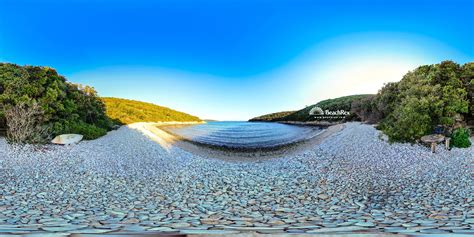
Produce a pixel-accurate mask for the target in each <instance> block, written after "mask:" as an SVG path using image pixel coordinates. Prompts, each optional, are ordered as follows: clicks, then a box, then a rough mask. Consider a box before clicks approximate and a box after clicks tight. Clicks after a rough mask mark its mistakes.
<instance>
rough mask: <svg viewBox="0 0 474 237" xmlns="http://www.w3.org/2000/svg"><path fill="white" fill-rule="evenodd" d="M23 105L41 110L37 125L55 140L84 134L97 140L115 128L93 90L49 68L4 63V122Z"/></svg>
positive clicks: (0, 78) (0, 90) (0, 95)
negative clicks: (10, 112) (14, 108)
mask: <svg viewBox="0 0 474 237" xmlns="http://www.w3.org/2000/svg"><path fill="white" fill-rule="evenodd" d="M19 103H24V104H26V105H32V104H38V105H39V106H40V108H41V110H42V116H41V121H37V122H38V123H40V124H42V125H45V126H48V127H49V128H50V131H51V132H50V133H51V134H49V135H51V136H55V135H58V134H64V133H80V134H83V135H84V137H85V138H86V139H93V138H97V137H99V136H102V135H104V134H105V133H106V132H107V131H108V130H109V129H110V128H111V127H112V125H113V123H112V122H111V121H110V120H109V119H108V118H107V116H106V115H105V108H104V104H103V103H102V101H101V100H100V99H99V98H98V97H97V93H96V92H95V90H94V89H93V88H92V87H88V86H85V87H83V86H80V85H75V84H72V83H69V82H67V81H66V79H65V78H64V77H63V76H61V75H59V74H58V73H57V72H56V71H55V70H54V69H52V68H49V67H38V66H18V65H15V64H9V63H0V121H2V120H5V112H6V111H8V109H10V108H12V107H14V106H15V105H17V104H19ZM6 122H8V121H6ZM0 125H1V126H5V125H6V123H0ZM0 129H1V128H0ZM6 130H7V133H8V127H7V128H6Z"/></svg>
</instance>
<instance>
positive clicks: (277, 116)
mask: <svg viewBox="0 0 474 237" xmlns="http://www.w3.org/2000/svg"><path fill="white" fill-rule="evenodd" d="M294 112H295V111H283V112H276V113H271V114H265V115H262V116H258V117H255V118H252V119H250V120H249V121H251V122H258V121H261V122H273V121H281V119H282V118H283V117H285V116H288V115H290V114H292V113H294Z"/></svg>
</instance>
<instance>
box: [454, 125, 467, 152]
mask: <svg viewBox="0 0 474 237" xmlns="http://www.w3.org/2000/svg"><path fill="white" fill-rule="evenodd" d="M469 137H470V131H469V129H467V128H458V129H455V130H454V131H453V133H452V134H451V143H450V145H451V147H459V148H467V147H470V146H471V140H470V139H469Z"/></svg>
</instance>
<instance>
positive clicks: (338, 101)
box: [283, 95, 371, 121]
mask: <svg viewBox="0 0 474 237" xmlns="http://www.w3.org/2000/svg"><path fill="white" fill-rule="evenodd" d="M368 96H371V95H349V96H343V97H339V98H335V99H328V100H323V101H320V102H318V103H317V104H314V105H311V106H308V107H306V108H304V109H301V110H298V111H296V112H294V113H292V114H290V115H288V116H285V117H284V118H283V120H286V121H312V120H317V118H315V117H314V116H311V114H310V111H311V109H313V108H314V107H319V108H321V109H322V110H323V111H325V110H330V111H337V110H344V111H348V112H349V111H351V105H352V102H353V101H354V100H359V99H363V98H366V97H368ZM347 119H352V117H348V118H347Z"/></svg>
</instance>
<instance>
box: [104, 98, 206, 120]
mask: <svg viewBox="0 0 474 237" xmlns="http://www.w3.org/2000/svg"><path fill="white" fill-rule="evenodd" d="M102 101H103V102H104V103H105V106H106V111H107V116H109V117H110V118H111V119H113V120H115V121H117V122H120V123H122V124H130V123H136V122H163V121H201V120H200V119H199V118H198V117H196V116H192V115H189V114H186V113H183V112H179V111H176V110H172V109H170V108H166V107H162V106H158V105H155V104H151V103H145V102H140V101H135V100H127V99H119V98H111V97H105V98H102Z"/></svg>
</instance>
